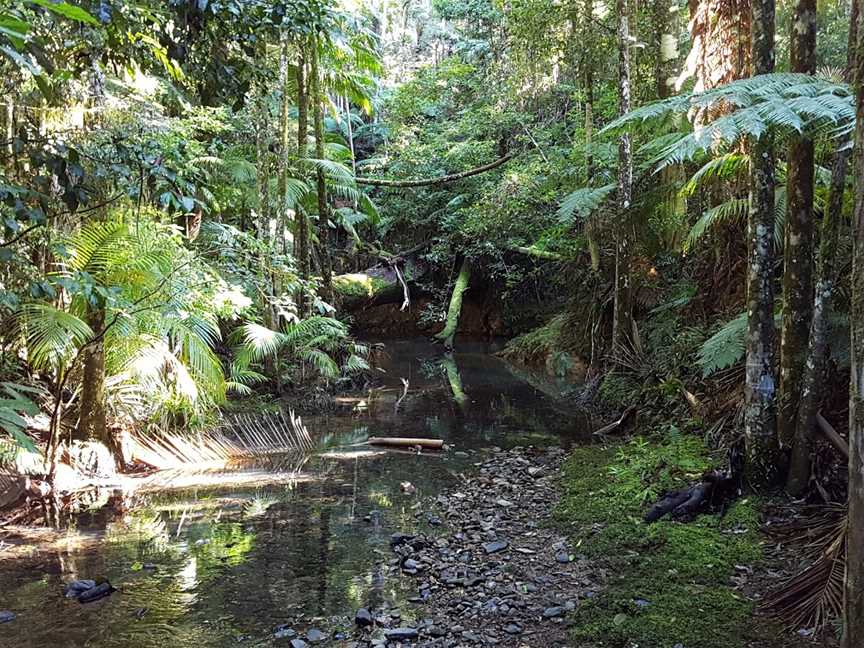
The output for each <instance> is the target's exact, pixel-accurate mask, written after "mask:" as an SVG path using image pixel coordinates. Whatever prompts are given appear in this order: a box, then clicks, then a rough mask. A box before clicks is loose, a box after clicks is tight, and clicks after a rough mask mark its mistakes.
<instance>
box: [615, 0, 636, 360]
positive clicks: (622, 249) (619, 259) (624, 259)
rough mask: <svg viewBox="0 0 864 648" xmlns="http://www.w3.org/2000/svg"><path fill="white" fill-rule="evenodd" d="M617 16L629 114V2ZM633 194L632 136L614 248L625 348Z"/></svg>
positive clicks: (623, 143) (619, 338) (622, 1)
mask: <svg viewBox="0 0 864 648" xmlns="http://www.w3.org/2000/svg"><path fill="white" fill-rule="evenodd" d="M616 10H617V15H618V114H619V115H625V114H627V113H628V112H630V11H629V7H628V5H627V0H616ZM632 194H633V152H632V150H631V145H630V135H628V134H627V133H624V134H623V135H621V138H620V139H619V140H618V223H617V230H618V231H617V236H616V245H615V306H614V317H613V320H612V347H613V348H619V347H621V346H623V345H624V344H625V343H626V341H627V339H628V338H629V336H630V331H631V330H632V320H633V310H632V308H633V307H632V304H631V300H630V296H631V294H630V293H631V285H630V281H631V278H630V256H631V254H632V251H631V246H632V240H631V232H630V230H631V226H630V213H629V212H630V204H631V201H632Z"/></svg>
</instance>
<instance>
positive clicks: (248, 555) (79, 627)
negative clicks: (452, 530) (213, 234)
mask: <svg viewBox="0 0 864 648" xmlns="http://www.w3.org/2000/svg"><path fill="white" fill-rule="evenodd" d="M493 350H494V349H493V348H491V347H490V346H489V345H484V344H476V345H471V344H469V345H466V346H463V347H462V349H461V350H460V352H459V353H456V354H454V355H452V356H449V357H448V356H444V355H442V353H441V349H440V347H438V346H434V345H431V344H428V343H426V342H418V341H402V342H391V343H388V344H387V345H386V356H385V357H384V358H383V359H381V360H380V361H379V366H380V367H381V369H382V370H383V371H382V372H381V380H380V382H381V384H382V386H381V387H380V388H378V389H373V390H370V391H368V392H366V393H363V394H357V395H355V396H354V397H351V398H344V399H342V400H341V401H340V407H339V408H338V410H337V411H336V412H335V413H334V414H331V415H328V416H317V417H309V418H307V419H305V420H304V423H305V424H306V427H307V428H308V429H309V431H310V433H311V434H312V436H313V437H314V438H315V439H316V442H317V443H318V444H319V447H320V448H321V450H320V452H319V453H317V454H315V455H314V456H310V457H305V458H300V459H299V460H298V458H296V457H290V458H284V460H283V459H280V458H273V459H270V460H268V461H266V462H259V463H258V464H256V465H254V466H245V467H240V468H236V469H233V470H231V471H221V472H220V473H219V474H218V482H216V483H215V485H214V484H211V485H207V486H201V485H199V486H196V487H187V488H175V489H171V490H167V491H161V492H153V493H150V494H142V493H136V494H135V495H134V496H132V497H131V498H130V497H121V496H119V495H117V494H115V496H114V497H111V498H110V499H109V502H108V504H107V505H105V503H104V501H101V500H100V501H98V502H94V505H93V511H90V512H89V513H88V514H85V515H81V516H79V517H78V519H77V521H76V522H75V523H74V524H73V525H71V527H70V528H69V529H67V530H65V531H63V532H61V533H60V534H59V536H58V535H54V536H52V537H50V538H47V539H45V540H44V541H41V542H40V541H34V543H33V544H32V547H30V548H29V550H28V551H26V552H25V555H22V553H21V550H20V548H19V549H17V550H16V553H15V557H14V558H10V557H4V554H7V555H8V554H11V552H9V551H4V550H3V549H2V545H0V610H11V611H13V612H14V613H16V614H17V618H16V619H15V620H14V621H12V622H11V623H6V624H2V625H0V646H4V647H5V646H10V647H12V646H14V647H16V648H29V647H33V648H35V647H40V648H41V647H50V646H69V647H78V646H100V647H101V646H105V647H114V646H116V647H121V646H122V647H150V646H153V647H156V646H159V647H162V646H171V647H175V648H187V647H189V648H191V647H195V648H203V647H205V646H213V647H216V646H219V647H222V646H271V645H274V646H278V645H287V644H288V641H287V640H286V639H277V638H275V637H274V631H275V629H276V628H277V627H279V626H280V625H282V624H290V625H291V627H292V628H293V629H295V630H297V631H299V632H303V631H305V630H307V629H309V628H312V627H317V628H320V629H321V630H324V631H326V632H328V633H329V632H332V631H334V630H336V629H338V628H339V627H341V626H344V627H346V628H349V627H350V626H351V623H352V619H353V614H354V611H355V610H356V609H357V608H358V607H361V606H372V607H380V606H382V605H387V606H389V607H391V608H393V607H398V608H399V610H400V611H401V612H402V613H403V616H404V618H406V619H410V618H412V616H413V615H414V614H415V612H414V611H413V609H412V606H411V604H410V603H408V602H407V599H408V598H409V597H410V596H412V595H413V594H414V592H413V591H411V590H410V589H409V588H410V586H411V583H410V582H408V579H402V578H400V577H399V576H398V575H396V576H394V575H391V574H390V573H389V572H388V569H387V566H388V561H389V559H390V557H391V554H390V551H389V547H388V540H389V536H390V534H391V533H393V532H394V531H402V530H410V529H414V528H418V527H424V528H425V529H426V530H427V531H428V530H432V529H431V528H429V527H427V526H426V525H427V522H426V517H425V511H424V510H423V509H422V508H421V507H420V505H419V502H422V498H423V497H425V496H429V495H435V494H437V493H438V492H439V491H440V490H441V489H443V488H446V487H448V486H449V485H452V484H453V483H455V482H456V481H457V480H458V479H459V477H458V475H459V473H460V472H463V471H466V470H470V469H471V464H472V463H473V462H476V461H478V460H479V458H480V457H481V456H482V452H483V448H488V447H490V446H496V445H497V446H502V447H509V446H515V445H529V444H533V445H543V444H559V443H562V444H564V445H568V444H572V443H578V442H580V441H583V440H585V439H586V437H587V435H588V430H589V429H590V425H589V421H588V420H587V418H586V417H585V416H584V415H583V414H581V413H580V412H579V411H578V410H575V409H573V408H570V407H568V406H567V404H566V399H563V398H557V397H556V396H555V390H556V389H557V387H556V386H554V385H544V386H543V389H538V388H537V384H538V383H537V382H536V380H535V377H532V376H529V375H527V374H525V373H523V372H521V371H519V370H515V369H514V368H512V367H509V366H508V365H507V364H506V363H504V362H502V361H501V360H499V359H498V358H497V357H495V356H494V355H492V354H491V351H493ZM550 393H551V394H553V395H551V396H550V395H549V394H550ZM367 436H409V437H410V436H417V437H420V436H423V437H435V438H443V439H445V440H446V441H447V443H448V444H451V445H452V446H453V449H452V450H451V451H450V452H448V453H446V454H444V455H440V456H436V455H428V454H424V455H420V456H417V455H415V454H411V453H393V452H386V453H385V452H376V451H371V450H370V448H369V447H364V446H362V445H355V444H358V443H360V442H362V441H364V440H365V439H366V438H367ZM298 465H301V466H302V468H301V470H300V473H299V474H295V472H294V469H295V468H296V467H297V466H298ZM286 466H290V470H289V469H287V468H286ZM289 473H290V474H289ZM250 477H252V478H250ZM214 481H215V480H214ZM405 481H408V482H411V483H412V484H413V485H414V486H415V487H416V488H417V493H416V494H414V495H408V494H405V493H403V492H402V490H401V488H400V483H401V482H405ZM78 578H94V579H96V578H107V579H109V580H110V581H111V583H112V584H114V585H115V586H116V587H117V588H118V589H119V591H118V592H116V593H115V594H113V595H112V596H111V597H109V598H107V599H103V600H102V601H99V602H96V603H90V604H87V605H81V604H79V603H77V602H75V601H73V600H68V599H65V598H64V597H63V595H62V587H63V583H64V582H67V581H69V580H73V579H78ZM328 645H333V643H332V642H331V644H328Z"/></svg>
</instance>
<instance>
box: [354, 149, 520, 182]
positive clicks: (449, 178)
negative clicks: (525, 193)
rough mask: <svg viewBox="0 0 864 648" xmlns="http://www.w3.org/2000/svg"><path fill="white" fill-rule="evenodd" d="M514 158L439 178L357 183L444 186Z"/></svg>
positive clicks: (510, 156) (361, 179) (511, 156)
mask: <svg viewBox="0 0 864 648" xmlns="http://www.w3.org/2000/svg"><path fill="white" fill-rule="evenodd" d="M514 157H516V153H508V154H507V155H505V156H504V157H501V158H498V159H497V160H495V161H494V162H490V163H489V164H484V165H483V166H479V167H474V168H473V169H468V170H467V171H460V172H459V173H452V174H450V175H446V176H439V177H437V178H422V179H420V180H381V179H378V178H357V179H356V182H357V184H359V185H371V186H373V187H426V186H429V185H437V184H444V183H445V182H455V181H456V180H462V179H463V178H470V177H471V176H475V175H479V174H481V173H484V172H486V171H491V170H492V169H495V168H497V167H499V166H501V165H502V164H504V163H506V162H509V161H510V160H512V159H513V158H514Z"/></svg>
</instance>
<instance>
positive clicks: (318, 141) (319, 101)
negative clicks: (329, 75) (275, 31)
mask: <svg viewBox="0 0 864 648" xmlns="http://www.w3.org/2000/svg"><path fill="white" fill-rule="evenodd" d="M319 47H320V43H314V42H313V43H312V46H311V47H310V51H311V53H312V56H311V58H312V61H311V66H310V70H309V73H310V74H311V75H312V79H311V88H312V106H313V113H314V127H315V157H316V158H318V159H319V160H323V159H324V95H323V94H322V92H321V72H320V70H319V64H318V60H319V57H320V53H319V51H318V49H319ZM315 180H316V189H315V193H316V197H317V199H318V228H317V229H318V242H319V246H320V248H319V249H320V250H321V278H322V296H323V297H324V299H325V300H326V301H328V302H329V301H332V299H333V262H332V260H331V259H330V212H329V206H328V203H327V179H326V177H325V175H324V167H322V166H321V165H320V164H319V165H318V168H317V171H316V174H315Z"/></svg>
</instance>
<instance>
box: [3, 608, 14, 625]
mask: <svg viewBox="0 0 864 648" xmlns="http://www.w3.org/2000/svg"><path fill="white" fill-rule="evenodd" d="M17 616H18V615H17V614H15V613H14V612H10V611H9V610H2V611H0V623H9V622H10V621H14V620H15V617H17Z"/></svg>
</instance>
